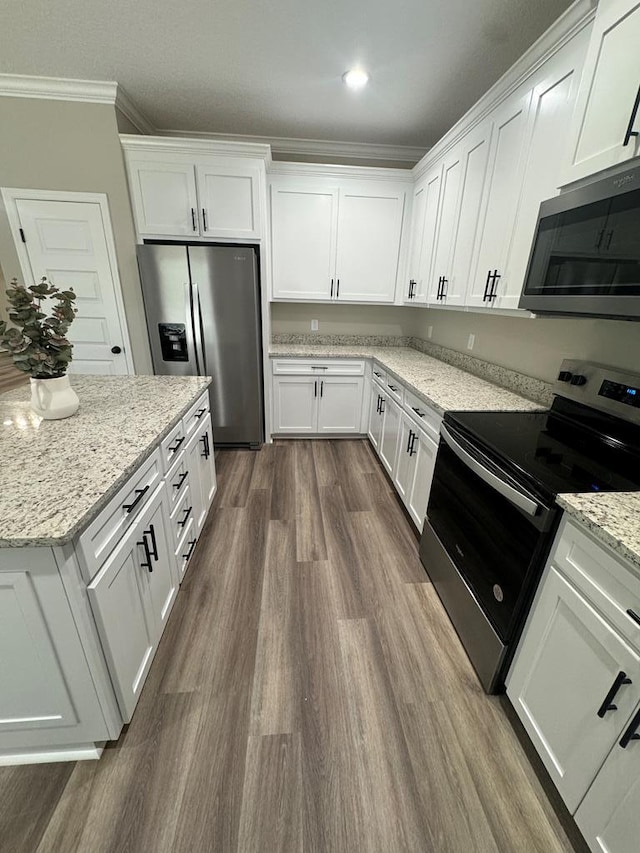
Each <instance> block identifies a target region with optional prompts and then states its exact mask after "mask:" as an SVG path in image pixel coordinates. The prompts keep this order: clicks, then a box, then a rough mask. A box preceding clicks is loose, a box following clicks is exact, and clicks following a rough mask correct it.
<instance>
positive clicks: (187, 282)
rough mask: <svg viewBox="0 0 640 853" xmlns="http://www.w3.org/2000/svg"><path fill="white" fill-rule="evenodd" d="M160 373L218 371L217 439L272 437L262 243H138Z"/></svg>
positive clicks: (213, 390) (251, 442)
mask: <svg viewBox="0 0 640 853" xmlns="http://www.w3.org/2000/svg"><path fill="white" fill-rule="evenodd" d="M138 264H139V267H140V275H141V278H142V291H143V295H144V305H145V313H146V315H147V328H148V331H149V341H150V343H151V355H152V358H153V367H154V371H155V373H156V374H173V375H175V376H198V375H200V376H204V375H206V376H212V377H213V383H212V385H211V387H210V389H209V395H210V398H211V420H212V424H213V439H214V442H215V443H216V444H233V445H248V446H251V447H258V446H260V445H261V444H262V442H263V440H264V413H263V410H264V404H263V389H262V344H261V341H262V336H261V322H260V284H259V278H258V259H257V255H256V251H255V249H252V248H249V247H244V246H242V247H233V246H177V245H159V244H149V245H144V246H138Z"/></svg>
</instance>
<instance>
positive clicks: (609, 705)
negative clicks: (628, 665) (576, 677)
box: [598, 670, 631, 719]
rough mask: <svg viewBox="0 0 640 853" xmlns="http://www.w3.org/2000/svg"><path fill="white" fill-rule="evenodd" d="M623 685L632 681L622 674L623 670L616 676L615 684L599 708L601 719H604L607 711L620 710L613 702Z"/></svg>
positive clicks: (624, 673)
mask: <svg viewBox="0 0 640 853" xmlns="http://www.w3.org/2000/svg"><path fill="white" fill-rule="evenodd" d="M623 684H631V679H630V678H627V673H626V672H622V670H620V672H619V673H618V674H617V675H616V677H615V679H614V681H613V684H612V685H611V687H610V688H609V692H608V693H607V695H606V696H605V697H604V702H603V703H602V705H600V707H599V708H598V716H599V717H600V719H602V718H603V717H604V715H605V714H606V713H607V711H617V710H618V706H617V705H614V704H613V700H614V699H615V698H616V694H617V692H618V690H620V688H621V687H622V685H623Z"/></svg>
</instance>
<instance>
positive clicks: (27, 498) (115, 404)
mask: <svg viewBox="0 0 640 853" xmlns="http://www.w3.org/2000/svg"><path fill="white" fill-rule="evenodd" d="M210 382H211V379H210V378H209V377H203V376H189V377H180V376H79V375H73V376H71V384H72V386H73V388H74V389H75V391H76V393H77V394H78V397H79V398H80V409H79V410H78V412H77V413H76V414H75V415H73V416H72V417H70V418H65V419H64V420H59V421H45V420H42V419H41V418H39V417H38V416H37V415H36V414H35V413H34V412H32V411H31V408H30V406H29V399H30V386H29V385H26V386H24V387H21V388H16V389H14V390H12V391H8V392H7V393H5V394H2V395H0V423H1V424H2V427H1V429H2V431H1V432H0V458H1V459H2V462H3V464H2V468H1V469H0V496H1V497H0V547H19V546H28V545H62V544H64V543H65V542H69V541H70V540H71V539H73V538H74V537H75V536H76V534H77V533H79V532H80V531H81V530H82V529H83V528H84V527H86V526H87V524H89V522H90V521H92V520H93V518H95V516H96V515H97V514H98V513H99V512H100V510H101V508H102V507H103V506H104V505H105V504H106V503H107V502H108V501H109V499H110V498H111V497H112V495H113V494H114V493H115V492H116V491H117V490H118V489H119V488H120V486H121V485H123V483H125V482H126V480H127V478H128V477H129V476H130V475H131V474H132V473H133V471H134V470H135V469H136V467H137V466H138V465H139V464H140V463H141V462H142V461H143V460H144V459H145V458H146V457H147V456H149V455H150V453H151V452H152V451H153V450H154V449H155V447H157V446H158V445H159V444H160V442H161V441H162V439H163V438H164V437H165V436H166V435H167V434H168V433H169V432H170V430H171V429H172V428H173V427H174V426H175V425H176V424H177V423H178V421H179V420H180V418H182V417H183V415H184V414H185V413H186V412H187V410H188V409H189V407H190V406H191V405H192V404H193V403H194V402H195V401H196V400H197V398H198V397H199V396H200V395H201V394H202V392H203V391H205V390H206V389H207V387H208V386H209V384H210ZM8 461H9V464H7V462H8Z"/></svg>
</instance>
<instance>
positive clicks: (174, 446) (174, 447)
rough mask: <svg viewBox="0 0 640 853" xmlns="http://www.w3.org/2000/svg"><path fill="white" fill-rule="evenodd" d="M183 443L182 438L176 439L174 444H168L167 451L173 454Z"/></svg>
mask: <svg viewBox="0 0 640 853" xmlns="http://www.w3.org/2000/svg"><path fill="white" fill-rule="evenodd" d="M183 442H184V438H177V439H176V441H175V443H174V444H170V445H169V447H168V448H167V449H168V450H169V451H170V452H171V453H175V452H176V451H177V450H178V449H179V448H180V445H181V444H182V443H183Z"/></svg>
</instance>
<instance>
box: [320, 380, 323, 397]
mask: <svg viewBox="0 0 640 853" xmlns="http://www.w3.org/2000/svg"><path fill="white" fill-rule="evenodd" d="M323 393H324V379H321V380H320V396H321V397H322V395H323Z"/></svg>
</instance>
